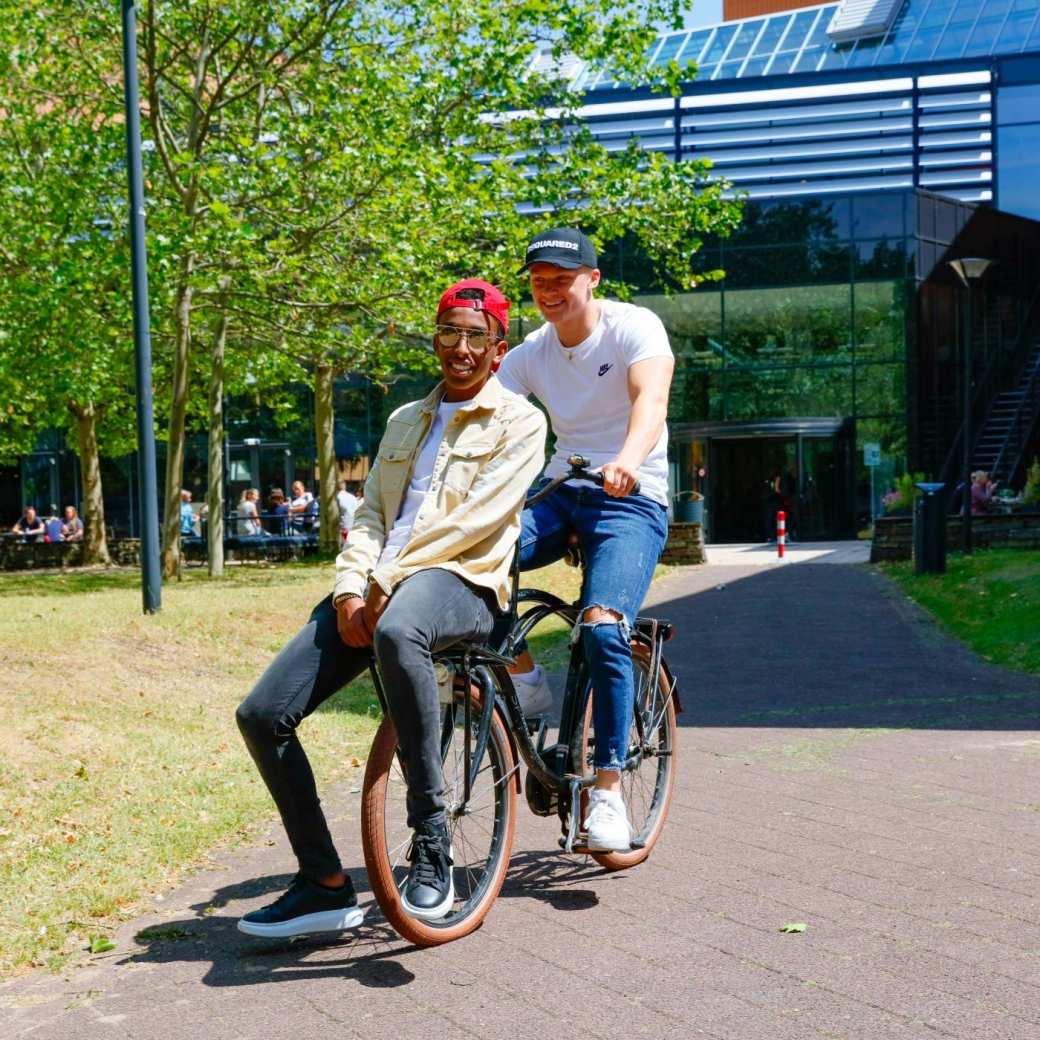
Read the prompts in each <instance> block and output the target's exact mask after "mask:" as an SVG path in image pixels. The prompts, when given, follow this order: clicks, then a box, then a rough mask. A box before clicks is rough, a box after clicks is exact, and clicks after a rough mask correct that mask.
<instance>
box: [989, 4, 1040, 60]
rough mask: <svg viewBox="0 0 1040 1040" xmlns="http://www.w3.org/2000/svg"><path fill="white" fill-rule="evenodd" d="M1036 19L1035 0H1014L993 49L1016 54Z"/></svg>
mask: <svg viewBox="0 0 1040 1040" xmlns="http://www.w3.org/2000/svg"><path fill="white" fill-rule="evenodd" d="M1035 20H1036V0H1015V2H1014V6H1013V8H1012V9H1011V11H1010V12H1009V13H1008V16H1007V21H1005V22H1004V28H1003V29H1002V30H1001V33H1000V36H999V38H998V39H997V45H996V47H994V50H995V51H999V52H1000V53H1002V54H1017V53H1018V52H1020V51H1021V50H1022V48H1023V46H1024V45H1025V42H1026V38H1027V37H1028V36H1029V30H1030V29H1032V27H1033V22H1034V21H1035Z"/></svg>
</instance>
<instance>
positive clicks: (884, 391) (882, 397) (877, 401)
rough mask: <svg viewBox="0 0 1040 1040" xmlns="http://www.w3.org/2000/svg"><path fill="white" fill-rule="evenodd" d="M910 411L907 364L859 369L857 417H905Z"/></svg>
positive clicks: (857, 377) (860, 366) (857, 371)
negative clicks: (907, 403) (907, 407)
mask: <svg viewBox="0 0 1040 1040" xmlns="http://www.w3.org/2000/svg"><path fill="white" fill-rule="evenodd" d="M905 411H906V365H904V364H903V361H902V359H901V358H900V360H899V363H898V364H888V365H857V366H856V414H857V415H902V414H903V413H904V412H905Z"/></svg>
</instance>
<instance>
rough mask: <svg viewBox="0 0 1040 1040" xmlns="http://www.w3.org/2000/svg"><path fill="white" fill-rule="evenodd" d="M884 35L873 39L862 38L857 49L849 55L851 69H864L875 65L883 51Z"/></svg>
mask: <svg viewBox="0 0 1040 1040" xmlns="http://www.w3.org/2000/svg"><path fill="white" fill-rule="evenodd" d="M881 42H882V37H880V36H878V37H876V38H875V39H873V40H860V41H859V43H857V44H856V49H855V50H854V51H853V52H852V54H851V55H850V56H849V65H848V67H849V68H850V69H863V68H867V67H868V66H870V65H873V64H874V62H875V60H876V59H877V56H878V54H879V53H880V51H881Z"/></svg>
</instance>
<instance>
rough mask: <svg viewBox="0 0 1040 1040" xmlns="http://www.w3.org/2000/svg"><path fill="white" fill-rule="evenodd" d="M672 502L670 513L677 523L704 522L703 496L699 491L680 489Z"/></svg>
mask: <svg viewBox="0 0 1040 1040" xmlns="http://www.w3.org/2000/svg"><path fill="white" fill-rule="evenodd" d="M672 503H673V508H672V513H673V514H674V516H675V522H676V523H677V524H703V523H704V496H703V495H702V494H700V493H699V492H697V491H680V492H679V494H677V495H676V496H675V497H674V498H673V499H672Z"/></svg>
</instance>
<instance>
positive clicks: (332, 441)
mask: <svg viewBox="0 0 1040 1040" xmlns="http://www.w3.org/2000/svg"><path fill="white" fill-rule="evenodd" d="M332 375H333V372H332V366H331V365H329V364H326V363H319V364H318V365H317V366H316V367H315V369H314V433H315V437H316V438H317V442H318V508H319V509H320V511H321V513H320V516H321V532H320V534H319V536H318V543H319V545H320V546H321V548H322V550H323V551H326V552H337V551H338V550H339V507H338V506H337V505H336V438H335V418H334V416H333V414H332Z"/></svg>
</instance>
